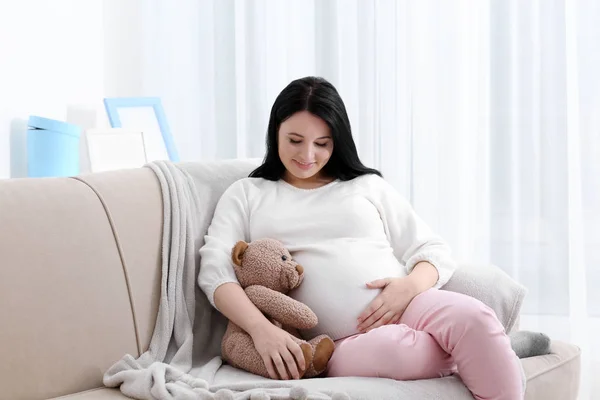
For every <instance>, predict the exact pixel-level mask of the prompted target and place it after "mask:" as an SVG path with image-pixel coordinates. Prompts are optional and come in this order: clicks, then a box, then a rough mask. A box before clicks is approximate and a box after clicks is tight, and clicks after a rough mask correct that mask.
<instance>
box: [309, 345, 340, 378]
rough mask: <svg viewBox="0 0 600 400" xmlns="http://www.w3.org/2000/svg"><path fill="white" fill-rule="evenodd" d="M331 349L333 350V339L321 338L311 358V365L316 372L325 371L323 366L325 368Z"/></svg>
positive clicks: (331, 352)
mask: <svg viewBox="0 0 600 400" xmlns="http://www.w3.org/2000/svg"><path fill="white" fill-rule="evenodd" d="M333 350H335V344H334V343H333V340H331V339H330V338H328V337H325V338H323V339H321V341H320V342H319V344H317V347H316V348H315V355H314V358H313V366H314V368H315V371H317V372H318V373H321V372H323V371H325V368H327V364H328V363H329V359H330V358H331V355H332V354H333Z"/></svg>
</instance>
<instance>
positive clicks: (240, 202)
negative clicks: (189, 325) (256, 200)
mask: <svg viewBox="0 0 600 400" xmlns="http://www.w3.org/2000/svg"><path fill="white" fill-rule="evenodd" d="M247 232H248V201H247V196H246V191H245V190H244V185H243V181H241V180H240V181H237V182H234V183H233V184H232V185H231V186H230V187H229V188H227V190H225V192H224V193H223V195H222V196H221V198H220V199H219V201H218V203H217V206H216V208H215V213H214V216H213V219H212V221H211V223H210V225H209V227H208V232H207V234H206V235H205V237H204V245H203V246H202V247H201V248H200V272H199V273H198V285H199V286H200V288H201V289H202V291H203V292H204V293H205V294H206V297H207V298H208V301H209V302H210V304H211V305H212V306H213V307H215V308H216V306H215V299H214V294H215V291H216V290H217V288H218V287H219V286H221V285H223V284H224V283H229V282H233V283H238V284H239V282H238V280H237V278H236V276H235V270H234V269H233V262H232V260H231V251H232V249H233V246H234V245H235V244H236V243H237V242H238V241H239V240H246V241H247V236H248V235H247Z"/></svg>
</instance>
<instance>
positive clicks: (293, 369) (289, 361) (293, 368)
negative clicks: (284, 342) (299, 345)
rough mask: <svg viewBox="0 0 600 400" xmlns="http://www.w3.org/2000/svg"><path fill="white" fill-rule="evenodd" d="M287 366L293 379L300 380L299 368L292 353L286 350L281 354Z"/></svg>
mask: <svg viewBox="0 0 600 400" xmlns="http://www.w3.org/2000/svg"><path fill="white" fill-rule="evenodd" d="M280 355H281V357H282V358H283V361H284V362H285V365H286V367H287V370H288V372H289V373H290V375H291V378H292V379H300V373H299V372H298V366H297V365H296V360H295V359H294V357H293V356H292V353H291V352H290V351H289V350H288V349H287V348H286V349H285V350H283V351H282V352H281V353H280Z"/></svg>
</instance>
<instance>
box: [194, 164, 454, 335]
mask: <svg viewBox="0 0 600 400" xmlns="http://www.w3.org/2000/svg"><path fill="white" fill-rule="evenodd" d="M260 238H273V239H277V240H280V241H281V242H283V244H284V245H285V246H286V247H287V248H288V249H289V250H290V253H291V254H292V257H294V258H295V259H296V261H298V262H299V263H300V264H301V265H302V266H303V267H304V271H305V277H304V282H303V283H302V285H301V286H300V287H299V288H298V289H296V290H294V291H293V292H291V293H290V296H292V297H293V298H295V299H296V300H298V301H301V302H303V303H305V304H306V305H308V306H309V307H310V308H311V309H312V310H313V311H314V312H315V313H316V314H317V317H318V318H319V325H318V326H317V327H316V328H315V329H312V330H311V331H310V332H306V334H307V335H308V336H313V335H317V334H321V333H325V334H328V335H329V336H331V337H332V338H333V339H334V340H337V339H340V338H344V337H347V336H350V335H353V334H355V333H357V330H356V327H357V322H356V319H357V317H358V315H359V314H360V313H361V312H362V311H363V310H364V309H365V307H367V305H368V304H369V302H370V301H371V300H372V299H374V298H375V296H376V295H377V294H378V293H379V289H367V288H366V286H365V284H366V283H367V282H370V281H372V280H375V279H379V278H386V277H401V276H406V275H407V274H408V273H410V271H411V270H412V268H413V267H414V266H415V265H416V264H417V263H418V262H420V261H428V262H430V263H431V264H433V265H434V266H435V267H436V268H437V270H438V272H439V280H438V282H437V285H436V287H440V286H442V285H444V284H445V283H446V282H447V281H448V280H449V279H450V277H451V276H452V274H453V272H454V270H455V268H456V266H455V263H454V261H453V260H452V258H451V256H450V249H449V247H448V246H447V245H446V243H445V242H444V241H443V240H441V239H440V238H439V237H438V236H436V235H435V234H434V233H433V232H432V231H431V230H430V229H429V228H428V226H427V225H426V224H425V223H424V222H423V221H422V220H421V219H420V218H419V217H418V216H417V215H416V214H415V212H414V211H413V209H412V207H411V206H410V204H409V203H408V201H406V200H405V199H404V198H403V197H402V196H401V195H400V194H399V193H398V192H397V191H396V190H395V189H394V188H393V187H392V186H391V185H389V184H388V183H387V182H386V181H384V180H383V179H382V178H380V177H379V176H377V175H365V176H362V177H359V178H356V179H353V180H351V181H346V182H344V181H334V182H332V183H329V184H327V185H325V186H322V187H320V188H317V189H299V188H296V187H294V186H292V185H290V184H288V183H286V182H285V181H283V180H279V181H276V182H273V181H268V180H265V179H261V178H245V179H242V180H239V181H237V182H235V183H234V184H233V185H231V186H230V187H229V188H228V189H227V190H226V191H225V193H224V194H223V196H222V197H221V199H220V200H219V203H218V205H217V208H216V210H215V215H214V217H213V221H212V222H211V225H210V227H209V230H208V234H207V236H206V238H205V239H206V243H205V245H204V246H203V247H202V248H201V249H200V257H201V267H200V273H199V276H198V284H199V285H200V287H201V289H202V290H203V291H204V292H205V293H206V295H207V296H208V299H209V301H210V302H211V304H212V305H213V306H214V297H213V296H214V292H215V290H216V289H217V287H219V286H220V285H222V284H224V283H226V282H237V280H236V277H235V273H234V270H233V266H232V263H231V249H232V248H233V246H234V245H235V243H236V242H237V241H238V240H245V241H247V242H250V241H253V240H255V239H260Z"/></svg>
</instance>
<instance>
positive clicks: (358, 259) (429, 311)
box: [198, 77, 523, 400]
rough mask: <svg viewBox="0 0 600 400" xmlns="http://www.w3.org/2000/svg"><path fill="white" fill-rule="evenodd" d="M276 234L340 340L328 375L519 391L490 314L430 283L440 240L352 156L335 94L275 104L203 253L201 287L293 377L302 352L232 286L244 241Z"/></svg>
mask: <svg viewBox="0 0 600 400" xmlns="http://www.w3.org/2000/svg"><path fill="white" fill-rule="evenodd" d="M260 238H273V239H277V240H280V241H281V242H283V244H284V245H285V246H286V247H287V248H288V249H289V250H290V252H291V254H292V256H293V257H294V258H295V259H296V261H298V262H299V263H300V264H301V265H302V266H303V267H304V269H305V279H304V282H303V284H302V285H301V286H300V287H299V288H298V289H296V290H295V291H293V292H292V293H290V295H291V296H292V297H293V298H295V299H296V300H298V301H301V302H303V303H305V304H306V305H308V306H309V307H310V308H311V309H312V310H313V311H314V312H315V313H316V315H317V317H318V318H319V324H318V325H317V327H316V328H314V329H313V330H312V331H311V332H310V335H317V334H328V335H329V336H331V338H332V339H334V340H335V342H336V349H335V351H334V353H333V356H332V358H331V360H330V362H329V366H328V371H327V375H328V376H370V377H385V378H392V379H398V380H408V379H426V378H434V377H441V376H445V375H449V374H451V373H453V372H456V371H458V373H459V374H460V376H461V378H462V380H463V382H464V383H465V384H466V386H467V387H468V388H469V390H470V391H471V392H472V393H473V395H474V396H475V398H477V399H494V400H500V399H506V400H509V399H510V400H515V399H519V398H522V397H523V393H522V391H523V388H522V383H521V372H520V367H519V364H518V359H517V357H516V355H515V353H514V352H513V351H512V349H511V345H510V341H509V339H508V337H507V335H506V334H505V333H504V329H503V327H502V325H501V323H500V322H499V321H498V319H497V318H496V316H495V314H494V313H493V311H491V310H490V309H489V308H488V307H487V306H485V305H484V304H483V303H481V302H480V301H478V300H476V299H473V298H471V297H468V296H466V295H462V294H458V293H454V292H449V291H444V290H438V289H439V288H440V287H441V286H443V285H444V284H445V283H446V282H448V280H449V279H450V277H451V276H452V274H453V272H454V270H455V268H456V267H455V263H454V261H453V260H452V258H451V255H450V249H449V248H448V246H447V244H446V243H445V242H444V241H443V240H442V239H441V238H440V237H438V236H437V235H435V234H434V233H433V232H432V231H431V230H430V229H429V228H428V226H427V225H426V224H425V223H424V221H423V220H421V219H420V218H419V216H418V215H416V214H415V212H414V210H413V209H412V207H411V205H410V204H409V203H408V201H406V200H405V199H404V198H403V197H402V196H401V195H400V194H399V193H398V192H397V191H396V190H395V189H394V188H393V187H392V186H391V185H390V184H388V183H387V182H386V181H385V180H384V179H383V178H382V177H381V174H380V173H379V172H378V171H377V170H374V169H371V168H367V167H365V166H364V165H363V164H362V163H361V161H360V159H359V157H358V154H357V150H356V146H355V144H354V141H353V138H352V133H351V130H350V122H349V119H348V115H347V113H346V109H345V106H344V103H343V101H342V99H341V97H340V96H339V94H338V92H337V90H336V89H335V88H334V87H333V85H331V84H330V83H329V82H327V81H326V80H324V79H322V78H315V77H306V78H302V79H298V80H295V81H293V82H291V83H290V84H289V85H288V86H287V87H286V88H284V89H283V91H282V92H281V93H280V94H279V96H278V97H277V99H276V100H275V103H274V104H273V107H272V110H271V115H270V119H269V126H268V132H267V153H266V155H265V158H264V162H263V164H262V165H261V166H260V167H258V168H257V169H256V170H255V171H253V172H252V173H251V174H250V177H248V178H245V179H241V180H239V181H237V182H235V183H234V184H233V185H231V186H230V187H229V188H228V189H227V190H226V191H225V193H224V194H223V196H222V197H221V199H220V201H219V203H218V205H217V208H216V210H215V215H214V217H213V220H212V222H211V225H210V228H209V230H208V234H207V236H206V243H205V245H204V246H203V247H202V248H201V249H200V255H201V268H200V274H199V276H198V284H199V285H200V287H201V289H202V290H203V291H204V292H205V293H206V295H207V297H208V299H209V301H210V302H211V304H212V305H213V306H214V307H216V308H217V310H219V311H220V312H221V313H222V314H223V315H225V316H226V317H227V318H229V319H230V320H231V321H233V322H234V323H235V324H237V325H238V326H240V327H241V328H242V329H244V330H245V331H246V332H248V334H250V336H251V337H252V339H253V341H254V344H255V347H256V349H257V350H258V352H259V353H260V355H261V357H262V359H263V361H264V363H265V366H266V367H267V370H268V371H269V374H270V376H271V377H272V378H273V379H290V378H291V379H297V378H298V377H299V372H298V371H299V370H302V369H304V368H305V365H304V359H303V356H302V352H301V350H300V348H299V346H298V345H297V344H296V343H295V342H294V341H293V340H292V339H291V337H290V335H289V334H288V333H287V332H285V331H283V330H281V329H279V328H277V327H276V326H274V325H273V324H271V323H270V322H269V321H268V320H267V318H266V317H265V316H264V315H263V314H262V313H261V312H260V311H259V310H258V309H257V308H256V307H255V306H254V304H252V302H250V300H249V299H248V297H247V296H246V294H245V292H244V291H243V289H242V288H241V287H240V286H239V284H238V283H237V280H236V277H235V273H234V270H233V267H232V264H231V249H232V248H233V246H234V245H235V243H236V242H237V241H239V240H245V241H252V240H255V239H260Z"/></svg>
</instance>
